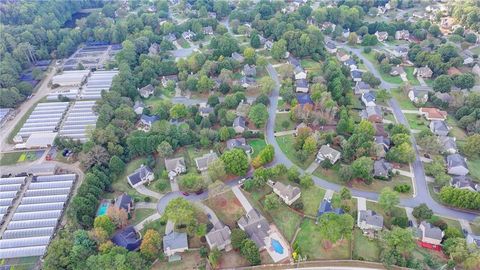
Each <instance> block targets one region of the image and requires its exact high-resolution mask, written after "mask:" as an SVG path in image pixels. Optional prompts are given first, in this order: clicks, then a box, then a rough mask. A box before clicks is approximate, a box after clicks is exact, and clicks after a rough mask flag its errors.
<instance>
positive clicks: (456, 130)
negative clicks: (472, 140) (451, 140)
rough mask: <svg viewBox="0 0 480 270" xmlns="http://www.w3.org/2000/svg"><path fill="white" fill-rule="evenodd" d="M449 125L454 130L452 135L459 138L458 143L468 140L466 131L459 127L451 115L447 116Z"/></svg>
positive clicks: (451, 132)
mask: <svg viewBox="0 0 480 270" xmlns="http://www.w3.org/2000/svg"><path fill="white" fill-rule="evenodd" d="M447 125H448V126H449V127H451V128H452V129H451V130H450V135H451V136H453V137H455V138H457V140H458V141H463V140H465V139H466V138H467V134H466V133H465V131H464V130H463V129H461V128H460V127H458V124H457V120H455V118H453V117H452V116H450V115H449V116H447Z"/></svg>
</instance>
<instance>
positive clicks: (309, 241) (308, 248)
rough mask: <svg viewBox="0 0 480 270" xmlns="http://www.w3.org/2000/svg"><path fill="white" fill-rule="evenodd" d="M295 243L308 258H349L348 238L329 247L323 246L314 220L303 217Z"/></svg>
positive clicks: (322, 240)
mask: <svg viewBox="0 0 480 270" xmlns="http://www.w3.org/2000/svg"><path fill="white" fill-rule="evenodd" d="M295 243H297V244H298V246H299V247H300V250H301V252H302V255H303V256H305V255H306V256H307V259H308V260H342V259H350V257H351V256H350V245H351V243H350V239H344V240H341V241H338V242H337V243H335V244H334V245H333V246H331V247H327V248H326V247H325V245H324V239H323V238H322V237H321V236H320V234H319V233H318V227H317V225H315V222H314V221H313V220H310V219H305V220H304V221H303V223H302V225H301V230H300V232H299V233H298V235H297V238H296V240H295Z"/></svg>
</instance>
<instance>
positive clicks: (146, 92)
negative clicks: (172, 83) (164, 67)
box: [138, 84, 155, 98]
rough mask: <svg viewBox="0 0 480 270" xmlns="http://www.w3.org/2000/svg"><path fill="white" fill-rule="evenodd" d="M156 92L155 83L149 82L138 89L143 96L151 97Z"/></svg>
mask: <svg viewBox="0 0 480 270" xmlns="http://www.w3.org/2000/svg"><path fill="white" fill-rule="evenodd" d="M154 92H155V87H153V85H151V84H148V85H146V86H144V87H142V88H139V89H138V93H139V94H140V96H141V97H143V98H149V97H150V96H151V95H153V93H154Z"/></svg>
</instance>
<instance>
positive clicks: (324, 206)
mask: <svg viewBox="0 0 480 270" xmlns="http://www.w3.org/2000/svg"><path fill="white" fill-rule="evenodd" d="M326 213H334V214H337V215H340V214H343V209H342V208H332V203H331V202H330V200H326V199H323V201H322V203H321V204H320V208H318V213H317V217H320V216H321V215H323V214H326Z"/></svg>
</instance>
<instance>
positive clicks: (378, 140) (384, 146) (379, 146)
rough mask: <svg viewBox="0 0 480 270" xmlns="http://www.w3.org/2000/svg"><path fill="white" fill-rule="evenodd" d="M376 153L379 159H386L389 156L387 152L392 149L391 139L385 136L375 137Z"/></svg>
mask: <svg viewBox="0 0 480 270" xmlns="http://www.w3.org/2000/svg"><path fill="white" fill-rule="evenodd" d="M373 142H374V143H375V146H374V147H375V153H376V155H377V157H380V158H384V157H385V156H386V155H387V151H388V150H389V149H390V139H389V138H388V137H384V136H375V138H374V141H373Z"/></svg>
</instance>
